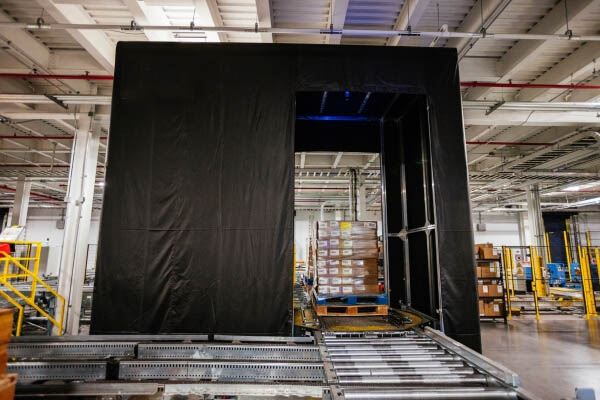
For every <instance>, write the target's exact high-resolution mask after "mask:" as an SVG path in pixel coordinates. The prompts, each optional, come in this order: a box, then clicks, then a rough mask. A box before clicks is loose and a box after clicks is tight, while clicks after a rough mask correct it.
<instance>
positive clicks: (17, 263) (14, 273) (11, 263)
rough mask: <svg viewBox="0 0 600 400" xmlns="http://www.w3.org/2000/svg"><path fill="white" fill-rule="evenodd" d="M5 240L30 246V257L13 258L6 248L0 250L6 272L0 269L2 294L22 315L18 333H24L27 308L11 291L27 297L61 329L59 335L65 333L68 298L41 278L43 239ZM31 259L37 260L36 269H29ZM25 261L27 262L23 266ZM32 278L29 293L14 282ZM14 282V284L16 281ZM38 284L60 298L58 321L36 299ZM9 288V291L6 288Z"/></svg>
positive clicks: (29, 301)
mask: <svg viewBox="0 0 600 400" xmlns="http://www.w3.org/2000/svg"><path fill="white" fill-rule="evenodd" d="M1 243H6V244H13V245H17V246H19V245H24V246H27V256H26V257H13V256H11V255H10V254H7V253H6V252H5V251H0V268H1V267H2V264H4V271H3V272H0V295H2V297H4V298H5V299H6V300H7V301H8V302H10V303H11V304H12V305H14V306H15V307H16V308H17V310H18V312H19V316H18V318H17V326H16V329H15V336H19V335H20V334H21V326H22V324H23V309H24V307H23V306H22V305H21V304H19V303H18V302H17V301H16V300H15V298H14V297H13V296H11V293H12V294H14V295H16V296H17V297H18V298H20V299H21V300H23V301H24V302H25V304H27V305H28V306H30V307H32V308H33V309H35V310H36V311H37V312H39V313H40V314H41V315H43V316H44V317H46V318H47V319H48V321H50V322H51V323H52V324H53V325H54V326H56V328H58V334H59V335H62V333H63V322H64V314H65V298H64V297H63V296H61V295H60V294H59V293H58V292H56V291H55V290H54V289H52V287H51V286H50V285H48V284H47V283H46V282H44V281H43V280H42V279H40V278H39V277H38V272H39V267H40V255H41V252H42V243H41V242H28V241H2V242H1ZM32 247H35V256H34V257H31V251H32ZM31 262H33V271H32V270H30V269H29V267H30V265H31ZM23 264H25V265H23ZM30 280H31V288H30V289H29V290H28V291H29V292H30V294H29V295H25V294H24V293H23V292H21V291H20V290H19V289H18V288H16V287H15V286H14V284H22V283H27V282H29V281H30ZM13 283H14V284H13ZM38 285H41V286H43V287H44V288H45V289H46V290H47V291H48V292H49V293H51V294H52V295H53V296H54V297H56V299H57V302H58V301H60V318H59V319H58V321H57V320H56V319H55V318H54V317H52V316H51V315H50V314H48V313H47V312H46V311H44V310H43V309H42V308H40V306H38V305H37V304H36V302H35V297H36V295H37V290H38ZM6 289H8V290H6Z"/></svg>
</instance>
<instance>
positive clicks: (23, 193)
mask: <svg viewBox="0 0 600 400" xmlns="http://www.w3.org/2000/svg"><path fill="white" fill-rule="evenodd" d="M30 194H31V181H26V180H25V178H24V177H20V178H19V179H18V180H17V191H16V192H15V202H14V204H13V209H12V216H11V220H10V224H9V226H14V225H18V226H25V223H26V222H27V210H28V209H29V195H30Z"/></svg>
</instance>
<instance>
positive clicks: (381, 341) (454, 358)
mask: <svg viewBox="0 0 600 400" xmlns="http://www.w3.org/2000/svg"><path fill="white" fill-rule="evenodd" d="M442 337H445V336H443V335H442ZM453 343H454V344H456V342H453ZM320 345H321V352H322V356H323V360H324V368H325V371H324V372H325V375H326V377H327V381H328V384H329V385H330V388H331V396H332V398H334V399H413V398H419V399H437V398H445V399H467V398H468V399H517V398H518V394H517V391H516V388H515V387H512V386H510V385H506V384H505V383H504V382H502V381H500V380H499V379H498V378H496V377H494V376H492V375H490V373H489V372H487V371H484V370H482V369H481V368H480V367H479V366H478V365H476V364H474V363H472V362H471V361H469V360H468V359H465V357H464V356H463V355H462V354H459V353H457V352H455V351H452V350H449V349H448V347H447V346H446V345H445V344H443V343H440V342H439V341H437V340H436V339H435V338H432V337H430V336H428V335H426V334H425V333H424V332H423V331H419V330H416V329H415V330H409V331H399V332H385V333H376V332H364V333H348V332H324V333H323V334H322V337H321V338H320ZM461 350H462V348H461ZM482 359H483V358H482ZM504 378H505V375H503V376H502V377H501V379H504Z"/></svg>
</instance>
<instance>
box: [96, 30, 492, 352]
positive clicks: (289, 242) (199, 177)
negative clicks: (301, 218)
mask: <svg viewBox="0 0 600 400" xmlns="http://www.w3.org/2000/svg"><path fill="white" fill-rule="evenodd" d="M115 75H116V79H115V86H114V92H113V103H112V120H111V134H110V135H111V137H110V143H109V159H108V168H107V175H106V186H105V198H104V206H103V215H102V228H101V232H100V243H99V244H100V247H99V255H98V262H97V277H96V287H95V291H94V306H93V313H92V329H91V331H92V333H122V332H140V333H142V332H143V333H150V332H165V333H167V332H168V333H172V332H194V333H215V332H219V333H260V334H280V333H284V332H285V331H286V330H287V327H286V323H285V321H286V318H287V317H288V310H289V308H290V307H291V297H292V290H291V281H292V277H291V268H290V267H289V266H290V265H291V264H292V251H293V250H292V249H293V247H292V246H293V163H294V158H293V156H294V154H293V151H294V132H293V126H294V96H295V93H296V92H298V91H323V90H327V91H332V92H339V91H355V92H364V93H366V92H387V93H390V92H391V93H404V94H424V95H426V98H427V104H428V107H429V111H428V113H429V125H430V147H431V169H432V175H433V179H434V183H435V199H434V200H435V216H436V219H435V220H436V237H437V250H438V254H439V276H440V285H439V287H440V298H441V301H440V307H441V323H442V329H443V330H444V331H445V332H446V334H448V335H449V336H451V337H453V338H455V339H457V340H458V341H460V342H462V343H465V344H467V345H468V346H470V347H472V348H474V349H477V350H480V348H481V342H480V335H479V318H478V310H477V291H476V279H475V267H474V251H473V233H472V225H471V213H470V205H469V198H468V184H467V166H466V162H465V148H464V133H463V126H462V118H461V115H462V112H461V102H460V90H459V79H458V63H457V57H456V51H455V49H444V48H410V47H366V46H361V47H356V46H316V45H280V44H276V45H274V44H269V45H260V44H239V45H238V44H225V45H223V44H216V45H213V44H176V43H123V42H121V43H119V45H118V47H117V65H116V68H115ZM324 134H325V133H324Z"/></svg>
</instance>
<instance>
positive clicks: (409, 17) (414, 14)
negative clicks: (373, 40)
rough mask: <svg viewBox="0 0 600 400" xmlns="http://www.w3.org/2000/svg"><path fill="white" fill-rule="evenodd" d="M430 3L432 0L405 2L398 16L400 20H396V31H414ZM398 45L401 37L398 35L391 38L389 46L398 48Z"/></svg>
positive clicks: (410, 0) (388, 42)
mask: <svg viewBox="0 0 600 400" xmlns="http://www.w3.org/2000/svg"><path fill="white" fill-rule="evenodd" d="M430 1H431V0H409V1H406V2H404V5H403V6H402V9H401V10H400V13H399V14H398V18H397V19H396V24H395V25H394V30H399V31H404V30H407V29H409V30H412V28H414V27H416V26H417V25H418V23H419V21H420V20H421V17H422V16H423V14H425V10H426V9H427V6H428V5H429V2H430ZM398 43H400V36H397V35H396V36H392V37H390V38H389V39H388V41H387V45H388V46H398Z"/></svg>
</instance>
